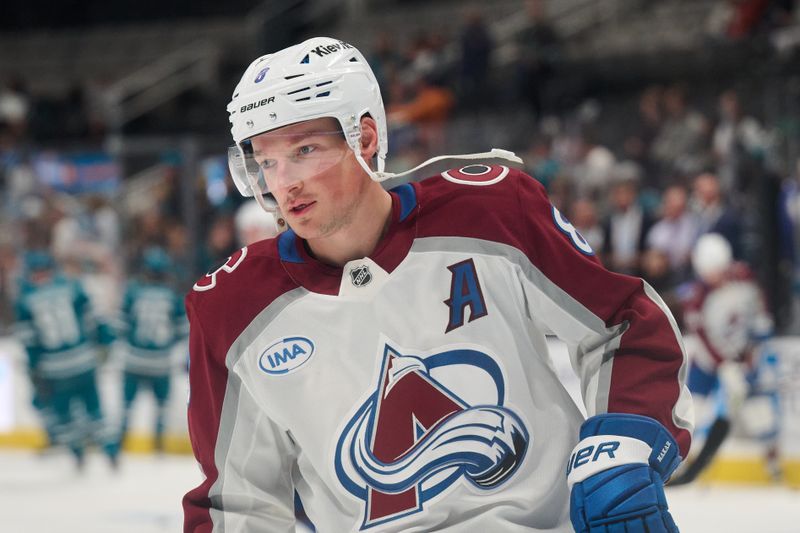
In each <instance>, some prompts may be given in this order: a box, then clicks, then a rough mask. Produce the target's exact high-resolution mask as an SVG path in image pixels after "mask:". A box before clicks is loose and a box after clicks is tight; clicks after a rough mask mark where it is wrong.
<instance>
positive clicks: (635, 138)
mask: <svg viewBox="0 0 800 533" xmlns="http://www.w3.org/2000/svg"><path fill="white" fill-rule="evenodd" d="M662 93H663V89H662V88H661V87H660V86H658V85H651V86H650V87H647V88H646V89H645V90H644V91H642V93H641V95H640V96H639V105H638V108H637V112H638V113H637V118H636V120H635V121H634V125H633V129H632V131H631V132H630V133H629V134H628V136H627V137H626V139H625V141H624V144H623V150H624V152H625V156H626V157H627V158H628V159H631V160H633V161H635V162H636V163H638V164H639V165H640V166H641V167H642V168H643V169H644V180H645V183H644V185H649V186H651V185H655V176H656V172H655V168H654V167H653V164H652V162H651V160H650V153H651V147H652V145H653V141H654V140H655V139H656V137H657V136H658V132H659V130H660V129H661V124H662V121H663V112H662V106H661V103H662Z"/></svg>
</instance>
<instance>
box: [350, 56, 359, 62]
mask: <svg viewBox="0 0 800 533" xmlns="http://www.w3.org/2000/svg"><path fill="white" fill-rule="evenodd" d="M350 62H351V63H358V58H357V57H351V58H350Z"/></svg>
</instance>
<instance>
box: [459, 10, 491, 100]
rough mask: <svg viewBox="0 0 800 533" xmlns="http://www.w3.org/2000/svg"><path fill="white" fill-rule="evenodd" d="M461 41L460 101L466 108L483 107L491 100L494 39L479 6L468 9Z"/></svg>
mask: <svg viewBox="0 0 800 533" xmlns="http://www.w3.org/2000/svg"><path fill="white" fill-rule="evenodd" d="M460 41H461V77H460V88H461V102H460V103H461V105H463V106H464V108H466V109H475V108H481V107H484V106H486V104H487V103H491V102H490V101H491V99H492V95H491V93H490V91H489V63H490V60H491V55H492V48H493V46H494V42H493V41H492V37H491V35H490V34H489V29H488V28H487V27H486V22H485V21H484V18H483V13H482V12H481V11H480V9H479V8H477V7H473V8H470V9H469V10H468V11H467V12H466V16H465V20H464V29H463V30H462V31H461V37H460Z"/></svg>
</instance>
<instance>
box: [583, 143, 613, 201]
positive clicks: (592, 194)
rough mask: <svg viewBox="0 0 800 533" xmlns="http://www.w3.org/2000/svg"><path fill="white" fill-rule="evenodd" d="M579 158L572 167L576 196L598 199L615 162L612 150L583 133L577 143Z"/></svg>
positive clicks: (603, 192)
mask: <svg viewBox="0 0 800 533" xmlns="http://www.w3.org/2000/svg"><path fill="white" fill-rule="evenodd" d="M579 147H580V148H579V149H580V160H579V161H578V162H577V164H575V166H574V167H573V168H572V175H573V179H574V180H575V191H576V193H577V194H578V196H582V197H588V198H592V199H595V200H599V199H600V197H602V196H604V195H605V193H606V191H607V189H608V184H609V181H610V179H611V175H612V172H613V170H614V166H615V164H616V162H617V160H616V157H614V154H613V152H611V150H609V149H608V148H607V147H605V146H603V145H602V144H599V143H598V142H596V141H595V139H594V135H593V134H592V133H585V134H584V135H583V136H582V137H581V139H580V144H579Z"/></svg>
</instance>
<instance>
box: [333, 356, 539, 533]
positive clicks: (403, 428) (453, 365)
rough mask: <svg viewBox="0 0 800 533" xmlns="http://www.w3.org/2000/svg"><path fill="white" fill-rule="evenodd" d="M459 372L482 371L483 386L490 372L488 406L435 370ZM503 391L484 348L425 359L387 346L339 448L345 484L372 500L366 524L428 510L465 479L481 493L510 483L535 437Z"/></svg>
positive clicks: (338, 462) (340, 474) (338, 461)
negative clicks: (376, 378) (375, 377)
mask: <svg viewBox="0 0 800 533" xmlns="http://www.w3.org/2000/svg"><path fill="white" fill-rule="evenodd" d="M459 370H461V371H466V374H469V373H470V372H472V373H473V374H474V373H478V374H481V375H482V376H483V377H482V379H483V381H482V382H483V383H489V380H487V379H486V375H487V374H488V377H489V378H490V379H491V382H493V383H494V386H495V389H496V396H495V391H491V395H492V399H491V401H490V402H489V403H486V404H484V403H482V402H474V404H472V405H471V404H470V403H468V402H467V401H465V400H464V399H462V397H460V396H458V395H457V394H456V393H455V392H454V391H453V390H451V389H450V388H448V387H446V386H445V385H444V384H443V382H442V381H445V380H442V381H440V380H437V379H436V378H435V377H434V376H433V375H432V374H434V375H436V376H438V377H441V378H445V377H446V375H447V374H449V373H450V372H452V373H454V374H457V373H458V372H459ZM461 375H462V376H463V375H464V372H462V373H461ZM452 383H454V384H455V383H460V384H464V383H465V382H464V381H463V380H459V379H456V380H454V381H452ZM473 388H474V387H473ZM463 392H466V393H468V392H469V391H467V390H466V389H465V390H464V391H463ZM504 395H505V385H504V382H503V375H502V372H501V370H500V367H499V366H498V364H497V363H496V362H495V360H494V359H492V358H491V357H490V356H488V355H487V354H485V353H483V352H480V351H477V350H469V349H455V350H450V351H445V352H441V353H437V354H433V355H430V356H427V357H426V358H425V359H422V358H420V357H414V356H408V355H402V354H400V353H399V352H398V351H397V350H395V349H394V348H392V347H391V346H389V345H388V344H386V345H385V347H384V354H383V363H382V365H381V371H380V375H379V381H378V384H377V387H376V390H375V391H374V392H373V393H372V394H371V395H370V397H369V398H368V399H367V400H366V401H365V402H364V403H363V404H362V405H361V407H360V408H359V409H358V411H357V412H356V414H355V415H354V416H353V417H352V418H351V419H350V420H349V421H348V422H347V425H346V426H345V428H344V430H343V431H342V435H341V436H340V437H339V440H338V442H337V445H336V464H335V467H336V475H337V477H338V478H339V482H340V483H341V484H342V486H344V488H345V489H347V491H348V492H350V493H351V494H353V495H354V496H356V497H357V498H360V499H361V500H363V501H364V503H365V514H364V523H363V525H362V527H361V529H362V530H363V529H366V528H369V527H372V526H375V525H377V524H381V523H384V522H388V521H391V520H396V519H398V518H401V517H404V516H407V515H410V514H413V513H417V512H419V511H421V510H422V509H423V505H424V504H425V502H426V501H428V500H430V499H432V498H434V497H435V496H437V495H439V494H441V493H442V492H443V491H445V490H447V489H448V488H449V487H451V486H452V485H454V484H455V483H458V482H460V480H461V479H462V478H463V479H465V480H466V482H468V483H471V484H472V485H473V486H474V487H476V488H478V489H480V490H490V489H493V488H495V487H497V486H499V485H500V484H502V483H503V482H504V481H506V480H508V479H509V478H510V477H511V476H512V475H513V474H514V472H515V471H516V469H517V467H518V466H519V465H520V464H521V463H522V460H523V459H524V457H525V452H526V450H527V448H528V444H529V442H530V437H529V435H528V431H527V429H526V428H525V426H524V424H523V422H522V420H521V419H520V418H519V417H518V416H517V415H516V414H515V413H514V412H513V411H511V410H510V409H508V408H506V407H504V406H503V403H504ZM461 482H462V483H463V481H461Z"/></svg>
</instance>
